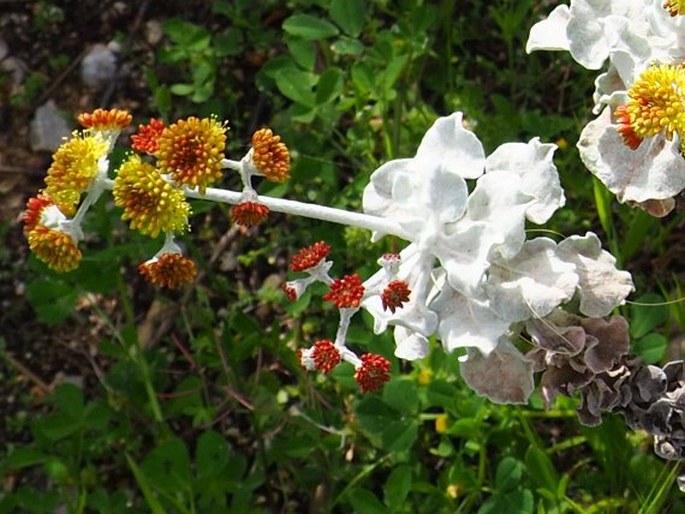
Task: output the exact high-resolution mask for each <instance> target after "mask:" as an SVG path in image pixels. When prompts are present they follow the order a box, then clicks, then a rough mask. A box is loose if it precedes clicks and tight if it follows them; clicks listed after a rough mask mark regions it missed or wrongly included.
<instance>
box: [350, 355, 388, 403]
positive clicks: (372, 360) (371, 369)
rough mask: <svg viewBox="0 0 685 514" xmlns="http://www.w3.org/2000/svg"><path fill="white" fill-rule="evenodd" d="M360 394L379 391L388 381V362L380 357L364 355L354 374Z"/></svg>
mask: <svg viewBox="0 0 685 514" xmlns="http://www.w3.org/2000/svg"><path fill="white" fill-rule="evenodd" d="M354 379H355V380H356V381H357V383H358V384H359V387H360V388H361V390H362V393H372V392H375V391H379V390H380V389H381V387H383V384H384V383H385V382H387V381H388V380H390V361H389V360H388V359H386V358H385V357H383V356H382V355H377V354H373V353H365V354H364V355H362V356H361V365H360V366H359V367H358V368H357V371H356V372H355V374H354Z"/></svg>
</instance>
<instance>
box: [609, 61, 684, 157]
mask: <svg viewBox="0 0 685 514" xmlns="http://www.w3.org/2000/svg"><path fill="white" fill-rule="evenodd" d="M628 97H629V99H628V102H627V103H626V104H625V105H623V106H620V107H619V109H617V118H618V122H619V125H620V128H619V131H620V132H621V134H622V136H623V138H624V141H625V142H626V144H628V145H629V146H630V147H631V148H636V147H637V146H638V145H639V144H640V142H641V141H642V140H643V139H644V138H648V137H654V136H656V135H657V134H660V133H663V134H664V135H665V136H666V137H667V138H668V139H672V138H673V136H674V134H675V133H676V132H677V133H679V134H681V135H683V134H685V66H683V65H670V64H657V65H655V66H651V67H650V68H648V69H647V70H645V71H644V72H643V73H642V75H640V77H639V78H638V79H637V80H636V81H635V82H634V83H633V85H632V86H631V88H630V90H629V91H628Z"/></svg>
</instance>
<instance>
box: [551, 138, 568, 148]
mask: <svg viewBox="0 0 685 514" xmlns="http://www.w3.org/2000/svg"><path fill="white" fill-rule="evenodd" d="M554 144H556V145H557V147H558V148H559V150H561V151H564V150H566V149H567V148H568V141H566V139H565V138H563V137H560V138H559V139H557V140H556V141H555V142H554Z"/></svg>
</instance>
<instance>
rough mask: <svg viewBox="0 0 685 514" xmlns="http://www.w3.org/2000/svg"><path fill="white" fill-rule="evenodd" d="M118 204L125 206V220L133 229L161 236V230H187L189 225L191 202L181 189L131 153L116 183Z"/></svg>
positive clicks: (123, 217) (115, 193) (116, 202)
mask: <svg viewBox="0 0 685 514" xmlns="http://www.w3.org/2000/svg"><path fill="white" fill-rule="evenodd" d="M112 192H113V194H114V203H115V204H116V205H117V206H119V207H123V209H124V214H123V215H122V219H123V220H131V225H130V226H131V228H132V229H137V230H139V231H140V232H141V233H142V234H145V235H147V236H150V237H157V236H158V235H159V233H160V232H175V233H180V232H184V231H185V230H187V228H188V215H189V214H190V205H189V204H188V202H186V200H185V196H184V194H183V192H182V191H181V190H180V189H176V188H174V187H173V186H172V185H171V184H170V183H169V182H167V181H166V180H164V178H163V177H162V175H161V173H160V172H159V170H158V169H157V168H155V167H154V166H153V165H152V164H149V163H147V162H144V161H143V160H142V159H141V158H140V156H138V155H131V156H130V157H129V158H128V160H126V161H125V162H124V163H123V164H122V165H121V167H120V168H119V172H118V174H117V180H116V181H115V182H114V189H113V191H112Z"/></svg>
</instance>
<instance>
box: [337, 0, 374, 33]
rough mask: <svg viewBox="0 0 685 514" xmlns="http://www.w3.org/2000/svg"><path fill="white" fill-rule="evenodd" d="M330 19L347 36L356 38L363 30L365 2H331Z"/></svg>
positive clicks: (344, 0) (341, 0)
mask: <svg viewBox="0 0 685 514" xmlns="http://www.w3.org/2000/svg"><path fill="white" fill-rule="evenodd" d="M329 13H330V15H331V19H332V20H333V21H334V22H335V23H337V24H338V26H340V28H342V29H343V30H344V31H345V32H346V33H347V34H349V35H350V36H353V37H357V36H358V35H359V34H360V33H361V31H362V29H363V28H364V20H365V18H366V2H364V1H363V0H333V1H332V2H331V5H330V7H329Z"/></svg>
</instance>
